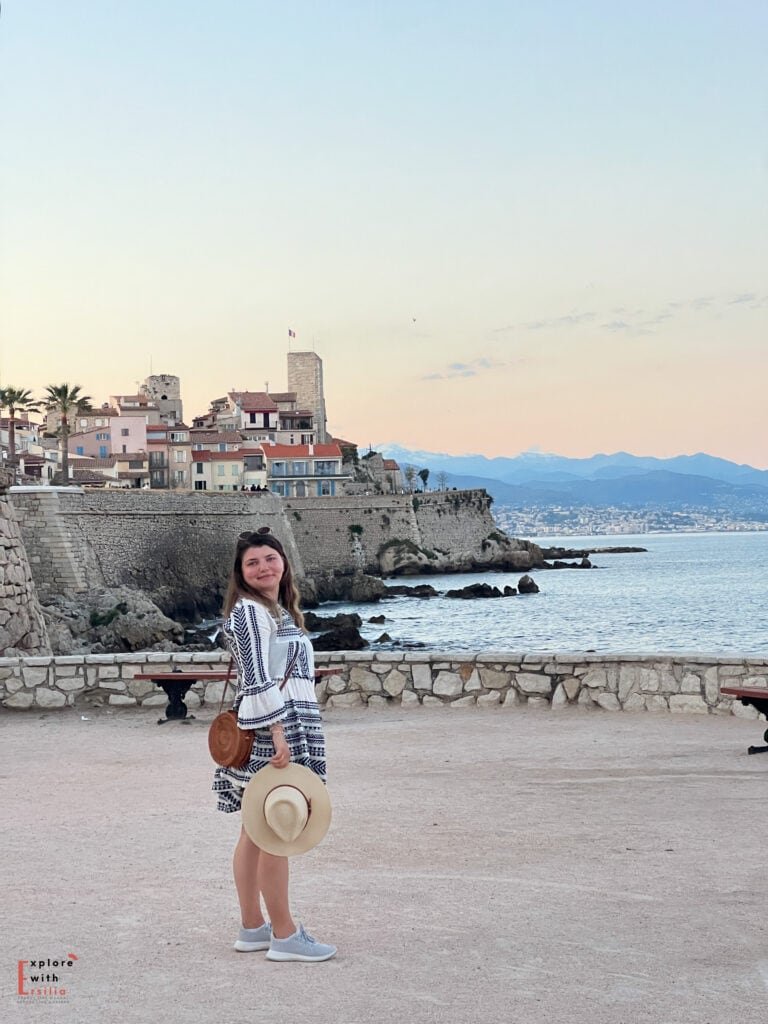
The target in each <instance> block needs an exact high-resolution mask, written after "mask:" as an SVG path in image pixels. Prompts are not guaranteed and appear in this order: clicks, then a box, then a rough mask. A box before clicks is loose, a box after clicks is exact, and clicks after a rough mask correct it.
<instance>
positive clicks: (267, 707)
mask: <svg viewBox="0 0 768 1024" xmlns="http://www.w3.org/2000/svg"><path fill="white" fill-rule="evenodd" d="M224 616H225V621H224V633H225V636H226V638H227V643H228V645H229V649H230V651H231V653H232V657H233V659H234V661H235V664H236V667H237V680H238V687H237V699H236V704H235V706H236V707H237V720H238V725H239V726H240V727H241V728H243V729H255V730H256V733H255V738H254V742H253V749H252V751H251V758H250V761H249V762H248V763H247V764H246V765H245V767H244V768H217V769H216V773H215V777H214V782H213V789H214V791H215V792H216V793H217V794H218V809H219V810H220V811H224V812H232V811H239V810H240V806H241V800H242V795H243V789H244V787H245V785H246V783H247V782H248V781H249V780H250V779H251V777H252V776H253V775H254V773H255V772H257V771H258V770H259V769H260V768H263V767H264V766H265V765H268V764H271V765H274V767H275V768H285V767H286V766H287V765H288V764H289V763H290V762H291V761H293V762H295V763H297V764H303V765H305V766H306V767H307V768H310V769H311V770H312V771H313V772H314V773H315V774H316V775H319V776H320V778H321V779H323V780H325V739H324V737H323V731H322V724H321V721H320V711H319V709H318V706H317V701H316V699H315V685H314V677H315V668H314V658H313V651H312V645H311V644H310V642H309V640H308V639H307V637H306V634H305V633H304V629H303V627H304V616H303V615H302V614H301V611H300V610H299V595H298V591H297V589H296V585H295V584H294V581H293V573H292V572H291V567H290V564H289V562H288V559H287V558H286V554H285V551H284V550H283V546H282V545H281V543H280V541H279V540H278V539H277V538H276V537H274V536H273V535H272V534H271V533H270V532H269V527H264V528H262V529H261V530H259V531H258V532H257V533H243V534H241V535H240V537H239V538H238V541H237V548H236V551H235V564H234V568H233V570H232V575H231V576H230V580H229V587H228V589H227V596H226V598H225V602H224ZM287 669H288V670H289V673H290V674H289V678H288V679H287V681H286V683H285V685H284V687H283V689H282V690H281V689H280V684H281V682H282V681H283V678H284V676H285V674H286V670H287ZM233 870H234V875H235V887H236V889H237V897H238V900H239V902H240V915H241V928H240V934H239V936H238V939H237V942H236V943H235V949H236V950H238V952H241V953H250V952H253V951H255V950H264V949H266V950H267V959H268V960H269V959H274V960H280V961H285V960H303V961H320V960H330V959H331V957H333V956H335V955H336V948H335V946H329V945H326V944H324V943H321V942H317V941H316V940H315V939H313V938H312V936H311V935H308V934H307V933H306V932H305V931H304V929H303V927H299V928H297V927H296V923H295V922H294V920H293V917H292V916H291V911H290V906H289V900H288V858H287V857H276V856H273V855H272V854H269V853H267V852H266V851H265V850H260V849H259V848H258V847H257V846H255V845H254V843H253V842H252V841H251V840H250V839H249V837H248V836H247V835H246V833H245V830H244V829H242V828H241V830H240V838H239V840H238V843H237V846H236V847H235V855H234V859H233ZM260 896H263V897H264V903H265V905H266V909H267V913H268V915H269V922H266V921H265V919H264V914H263V913H262V908H261V899H260Z"/></svg>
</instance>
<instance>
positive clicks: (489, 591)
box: [445, 583, 504, 600]
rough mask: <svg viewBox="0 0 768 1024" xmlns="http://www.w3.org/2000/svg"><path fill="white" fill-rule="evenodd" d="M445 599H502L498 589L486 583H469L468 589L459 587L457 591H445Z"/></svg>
mask: <svg viewBox="0 0 768 1024" xmlns="http://www.w3.org/2000/svg"><path fill="white" fill-rule="evenodd" d="M445 596H446V597H460V598H464V599H465V600H471V599H473V598H475V597H504V595H503V594H502V592H501V591H500V590H499V588H498V587H491V586H489V584H487V583H470V584H469V586H468V587H461V588H460V589H458V590H447V591H446V593H445Z"/></svg>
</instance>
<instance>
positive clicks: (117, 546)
mask: <svg viewBox="0 0 768 1024" xmlns="http://www.w3.org/2000/svg"><path fill="white" fill-rule="evenodd" d="M11 497H12V500H13V503H14V506H15V508H16V510H17V514H18V516H19V520H20V525H21V531H22V537H23V540H24V545H25V547H26V550H27V555H28V559H29V563H30V566H31V569H32V573H33V576H34V579H35V582H36V584H37V586H38V589H39V591H40V593H41V596H43V598H46V597H48V596H49V595H50V596H54V595H56V594H59V593H62V592H65V591H74V592H75V593H77V592H82V591H84V590H87V589H89V588H91V587H98V586H106V587H118V586H128V587H133V588H136V589H138V590H142V591H144V592H146V593H148V594H149V595H150V596H151V597H152V598H153V600H155V601H157V603H158V604H160V606H161V607H162V608H163V609H164V610H166V609H168V610H171V609H172V608H173V606H174V604H175V603H177V602H180V601H184V602H185V604H187V605H191V604H194V603H195V600H196V599H197V600H198V601H199V602H200V604H201V605H202V607H204V608H205V607H208V606H212V605H215V606H216V607H218V604H219V598H220V594H221V592H222V591H223V588H224V584H225V581H226V578H227V576H228V574H229V570H230V568H231V562H232V555H233V551H234V544H235V540H236V538H237V536H238V534H240V533H242V532H244V531H245V530H255V529H257V528H258V527H260V526H265V525H268V526H270V527H271V529H272V531H273V532H274V533H275V535H276V536H277V537H279V538H280V540H281V541H282V542H283V544H284V545H285V547H286V550H287V551H288V553H289V555H290V557H291V560H292V562H293V564H294V565H295V566H297V568H298V571H299V574H301V571H302V562H301V555H300V553H299V550H298V548H297V547H296V544H295V541H294V538H293V533H292V531H291V528H290V526H289V525H288V522H287V520H286V518H285V515H284V511H283V508H282V504H281V501H280V499H279V498H277V497H275V496H274V495H271V494H265V493H252V492H249V491H243V492H235V493H227V494H225V493H222V494H219V493H208V492H203V491H195V492H192V493H190V492H175V491H137V492H128V493H126V492H121V491H96V490H89V491H84V490H83V489H82V488H53V487H40V488H13V489H12V491H11Z"/></svg>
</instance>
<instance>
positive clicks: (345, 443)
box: [331, 437, 357, 448]
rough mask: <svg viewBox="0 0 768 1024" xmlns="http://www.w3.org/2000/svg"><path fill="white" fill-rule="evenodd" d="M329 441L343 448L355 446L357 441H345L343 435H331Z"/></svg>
mask: <svg viewBox="0 0 768 1024" xmlns="http://www.w3.org/2000/svg"><path fill="white" fill-rule="evenodd" d="M331 442H332V443H333V444H338V445H340V446H341V447H343V448H357V442H355V441H345V440H344V438H343V437H332V438H331Z"/></svg>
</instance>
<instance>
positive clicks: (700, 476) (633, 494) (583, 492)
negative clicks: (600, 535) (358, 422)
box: [377, 444, 768, 512]
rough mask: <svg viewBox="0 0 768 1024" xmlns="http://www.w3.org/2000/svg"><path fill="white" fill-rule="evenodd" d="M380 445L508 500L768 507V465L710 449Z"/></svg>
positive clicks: (451, 483)
mask: <svg viewBox="0 0 768 1024" xmlns="http://www.w3.org/2000/svg"><path fill="white" fill-rule="evenodd" d="M377 450H378V451H380V452H381V453H382V454H383V455H385V456H386V457H387V458H392V459H396V460H397V461H398V463H399V464H400V466H401V467H403V466H406V465H413V466H415V467H416V468H417V469H423V468H426V469H429V471H430V480H429V484H430V486H433V487H434V486H437V484H438V475H439V474H441V473H445V474H446V486H448V487H458V488H465V487H483V488H485V490H487V491H488V493H489V494H492V495H493V497H494V499H495V500H496V501H497V502H499V503H500V504H505V505H527V506H531V505H534V506H543V505H553V504H569V505H584V506H589V507H606V506H616V507H626V508H641V507H652V506H658V507H660V508H681V507H684V506H695V507H699V508H728V509H736V508H738V509H740V510H741V511H756V512H760V511H763V512H768V470H761V469H755V468H754V467H752V466H747V465H739V464H737V463H735V462H729V461H728V460H727V459H721V458H717V457H716V456H713V455H707V454H705V453H703V452H702V453H699V454H697V455H677V456H674V457H673V458H669V459H660V458H655V457H653V456H638V455H630V454H629V453H628V452H616V453H615V454H613V455H602V454H601V455H593V456H591V457H590V458H586V459H569V458H567V457H565V456H562V455H549V454H543V453H538V452H524V453H523V454H521V455H517V456H514V457H497V458H493V459H489V458H487V457H486V456H484V455H445V454H441V453H437V452H425V451H414V450H410V449H407V448H402V447H400V446H399V445H394V444H382V445H379V446H378V447H377Z"/></svg>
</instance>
